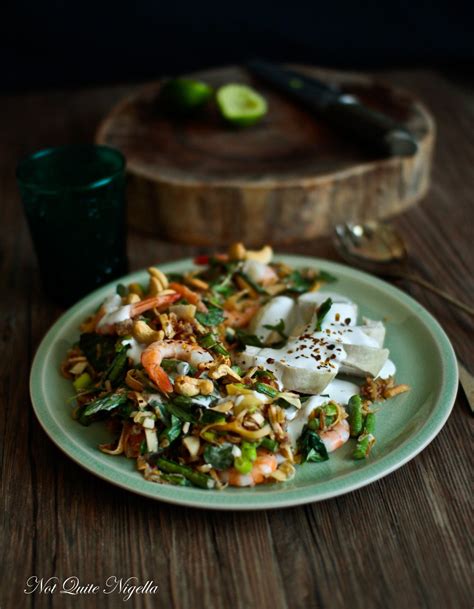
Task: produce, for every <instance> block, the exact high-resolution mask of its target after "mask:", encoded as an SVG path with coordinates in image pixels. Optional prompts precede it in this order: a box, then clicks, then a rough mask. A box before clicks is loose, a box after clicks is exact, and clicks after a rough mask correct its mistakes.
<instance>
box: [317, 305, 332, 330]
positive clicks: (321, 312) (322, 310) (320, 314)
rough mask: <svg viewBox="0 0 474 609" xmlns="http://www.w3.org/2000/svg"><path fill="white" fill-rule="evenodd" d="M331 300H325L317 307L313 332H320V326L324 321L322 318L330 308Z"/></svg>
mask: <svg viewBox="0 0 474 609" xmlns="http://www.w3.org/2000/svg"><path fill="white" fill-rule="evenodd" d="M332 304H333V303H332V298H327V299H326V300H325V301H324V302H323V303H322V304H321V305H320V306H319V307H318V318H317V322H316V327H315V331H316V332H321V325H322V323H323V321H324V318H325V317H326V315H327V314H328V313H329V309H330V308H331V307H332Z"/></svg>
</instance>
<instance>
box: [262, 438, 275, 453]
mask: <svg viewBox="0 0 474 609" xmlns="http://www.w3.org/2000/svg"><path fill="white" fill-rule="evenodd" d="M258 445H259V446H261V447H262V448H265V449H266V450H269V451H270V452H272V453H274V452H276V451H277V449H278V442H277V441H276V440H272V439H271V438H262V439H261V440H260V442H259V444H258Z"/></svg>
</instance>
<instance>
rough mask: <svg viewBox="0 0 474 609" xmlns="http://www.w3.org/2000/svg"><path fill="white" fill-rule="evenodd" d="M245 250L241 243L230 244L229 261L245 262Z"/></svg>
mask: <svg viewBox="0 0 474 609" xmlns="http://www.w3.org/2000/svg"><path fill="white" fill-rule="evenodd" d="M246 253H247V251H246V249H245V245H244V244H243V243H232V245H231V246H230V247H229V258H230V259H231V260H245V257H246Z"/></svg>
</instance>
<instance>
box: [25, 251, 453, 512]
mask: <svg viewBox="0 0 474 609" xmlns="http://www.w3.org/2000/svg"><path fill="white" fill-rule="evenodd" d="M275 260H281V261H285V260H286V261H291V262H292V263H293V264H296V265H299V266H303V265H305V264H306V265H314V266H315V267H316V268H327V269H328V270H329V271H332V272H334V273H336V274H337V272H341V273H342V274H344V276H345V278H350V279H354V280H356V281H357V283H360V284H364V283H365V284H370V285H371V286H375V287H376V288H379V289H380V290H382V291H383V292H387V293H388V294H389V295H390V296H391V297H392V298H395V300H396V301H397V302H398V304H401V305H402V306H403V307H404V308H405V309H408V310H409V311H410V312H411V313H412V314H413V315H414V316H415V317H416V318H417V321H418V322H420V323H421V324H422V325H423V326H424V328H425V329H426V330H427V331H428V332H429V334H430V335H431V337H432V339H433V341H434V343H435V344H436V346H437V347H438V349H439V355H440V359H441V363H442V370H443V373H444V374H443V377H442V379H441V381H440V385H439V387H438V394H437V396H436V398H435V399H436V400H437V402H436V405H435V407H434V409H433V410H432V412H431V413H430V417H429V418H428V419H426V421H425V422H424V423H423V425H422V427H421V428H420V429H419V430H417V432H415V433H414V434H412V435H410V436H409V437H408V438H407V439H406V440H405V441H403V442H402V443H401V444H400V445H399V446H398V447H397V448H396V449H395V451H392V453H389V454H388V455H387V456H386V458H385V459H384V458H382V459H380V460H379V461H377V462H375V463H372V464H368V465H365V467H364V469H359V470H356V471H353V472H350V473H348V474H345V476H344V477H347V478H348V479H349V480H348V481H347V482H346V481H345V482H342V483H341V484H339V485H337V487H336V488H332V489H330V490H327V491H323V492H320V493H317V486H318V483H315V484H314V485H307V486H306V487H305V488H296V489H292V490H290V491H286V493H285V492H284V493H282V494H280V495H277V496H275V495H272V496H270V495H268V494H266V493H262V494H261V495H259V494H258V491H257V492H255V489H254V490H253V492H252V494H249V495H247V502H245V501H244V502H242V499H243V498H245V495H243V494H239V495H235V497H236V498H238V499H237V502H234V501H232V495H231V494H229V493H222V499H224V501H222V500H221V501H217V502H215V501H213V502H210V501H209V499H207V500H206V494H207V491H202V490H201V489H191V488H188V487H186V488H177V487H173V486H167V485H158V484H156V483H153V482H148V481H146V480H144V479H143V477H142V476H140V475H139V474H138V475H139V476H140V477H139V478H137V479H136V480H133V481H132V483H130V482H129V481H128V480H125V481H122V480H121V479H117V478H116V474H114V472H113V468H111V467H107V468H105V470H106V473H103V472H102V471H101V468H100V467H99V466H98V464H96V465H95V464H94V459H93V462H92V464H91V463H87V462H86V463H85V462H84V460H81V455H80V452H81V447H80V444H79V443H78V446H79V454H78V455H76V454H75V449H71V448H70V444H69V440H68V438H67V437H63V436H64V431H63V430H62V429H61V427H60V426H59V424H58V423H57V422H56V421H55V420H54V417H53V416H52V414H51V413H50V411H49V409H48V405H47V396H46V395H44V392H43V388H44V384H43V376H44V375H45V374H46V373H47V372H48V368H47V365H46V364H45V363H44V362H46V361H47V357H46V356H47V354H48V353H49V352H50V351H51V348H52V346H53V344H54V340H55V339H56V334H58V333H60V331H61V329H62V328H63V326H64V325H65V324H66V323H67V322H68V320H70V319H71V318H73V317H74V316H75V315H76V313H79V312H80V311H81V310H82V309H83V308H84V307H86V306H90V303H91V302H93V301H94V300H96V299H99V298H103V297H104V296H105V294H106V293H107V292H108V291H110V290H111V289H114V288H115V287H116V285H117V283H121V282H125V283H126V282H127V281H131V280H133V279H135V280H136V277H137V276H138V275H141V274H144V273H146V269H139V270H137V271H133V272H132V273H129V274H127V275H125V276H123V277H120V278H118V279H116V280H113V281H111V282H109V283H108V284H106V285H104V286H102V287H99V288H98V289H96V290H94V291H93V292H91V293H90V294H88V295H86V296H85V297H84V298H82V299H81V300H80V301H78V302H77V303H75V304H74V305H73V306H72V307H70V308H69V309H67V310H66V311H65V312H64V313H63V314H62V315H61V316H60V317H59V318H58V319H57V320H56V321H55V322H54V323H53V324H52V326H51V327H50V328H49V329H48V330H47V332H46V333H45V335H44V336H43V338H42V339H41V341H40V343H39V345H38V348H37V350H36V353H35V356H34V358H33V361H32V365H31V372H30V381H29V388H30V398H31V404H32V407H33V411H34V413H35V416H36V418H37V420H38V421H39V423H40V425H41V427H42V428H43V430H44V431H45V433H46V435H47V436H48V437H49V438H50V439H51V441H52V442H53V443H54V444H55V445H56V446H57V447H58V448H59V449H60V450H61V451H62V452H63V453H64V454H66V455H67V456H68V457H69V458H71V459H72V460H73V461H74V462H75V463H77V464H78V465H80V466H81V467H82V468H84V469H86V470H87V471H88V472H90V473H92V474H94V475H95V476H97V477H99V478H100V479H102V480H105V481H107V482H109V483H112V484H114V485H115V486H118V487H120V488H122V489H125V490H127V491H129V492H133V493H135V494H138V495H140V496H144V497H147V498H149V499H154V500H159V501H164V502H166V503H169V504H174V505H182V506H187V507H195V508H201V509H212V510H235V511H254V510H262V509H278V508H284V507H291V506H296V505H303V504H307V503H314V502H318V501H325V500H327V499H330V498H333V497H337V496H340V495H344V494H347V493H350V492H353V491H354V490H357V489H359V488H363V487H365V486H368V485H369V484H372V483H373V482H375V481H377V480H380V479H381V478H383V477H385V476H388V475H389V474H391V473H392V472H394V471H395V470H397V469H399V468H400V467H402V466H403V465H405V464H406V463H408V462H409V461H411V459H413V458H414V457H416V456H417V455H418V454H419V453H420V452H421V451H422V450H424V449H425V448H426V446H428V444H430V443H431V442H432V441H433V440H434V438H435V437H436V436H437V435H438V433H439V432H440V431H441V429H442V428H443V427H444V425H445V423H446V421H447V419H448V417H449V415H450V414H451V411H452V409H453V406H454V403H455V399H456V394H457V388H458V366H457V359H456V355H455V351H454V348H453V346H452V344H451V341H450V340H449V338H448V336H447V334H446V332H445V331H444V329H443V328H442V326H441V324H440V323H439V322H438V321H437V320H436V319H435V317H434V316H433V315H432V314H431V313H430V312H429V311H428V310H427V309H426V308H425V307H423V306H422V305H421V304H420V303H419V302H417V301H416V300H415V299H414V298H412V297H411V296H409V295H408V294H406V293H405V292H403V291H402V290H400V289H399V288H397V287H395V286H392V285H391V284H389V283H387V282H385V281H383V280H381V279H379V278H377V277H375V276H373V275H370V274H369V273H365V272H363V271H360V270H358V269H354V268H352V267H350V266H348V265H345V264H341V263H339V262H334V261H332V260H327V259H323V258H316V257H313V256H306V255H298V254H277V255H275ZM159 265H160V268H162V269H164V271H165V272H166V271H167V270H168V271H169V270H171V267H184V266H186V265H187V266H188V267H192V266H194V262H193V259H192V258H182V259H179V260H174V261H168V262H163V263H160V264H159ZM446 371H448V372H449V373H448V374H446ZM43 408H44V412H43ZM49 419H50V420H49ZM49 422H52V423H53V424H52V426H51V427H50V426H49V425H48V423H49ZM430 423H431V424H430ZM55 428H56V429H55ZM55 431H56V432H58V431H59V436H58V435H57V434H55V433H54V432H55ZM413 443H415V445H414V446H413ZM407 444H409V445H411V447H410V448H408V450H407V447H406V445H407ZM403 447H405V448H403ZM401 449H403V450H404V452H405V454H404V456H403V457H402V458H401V459H395V458H394V455H393V453H397V452H398V451H399V450H401ZM82 450H83V449H82ZM101 454H102V453H100V452H98V455H97V457H99V456H100V455H101ZM94 456H95V455H94ZM390 457H391V459H390ZM387 461H388V462H387ZM367 468H369V469H370V470H374V471H372V472H370V471H367ZM110 472H111V473H110ZM330 482H331V479H330V480H328V481H325V482H324V483H330ZM144 483H145V485H150V486H149V491H148V490H147V489H148V486H146V488H142V486H143V484H144ZM322 484H323V483H322ZM157 491H158V492H157ZM183 491H184V492H183ZM282 491H283V489H282ZM180 493H181V494H182V496H180ZM189 494H190V495H195V497H193V496H191V497H188V495H189ZM293 494H296V495H297V496H295V497H293V496H292V495H293ZM285 495H286V497H285ZM288 495H289V496H288ZM215 496H216V495H214V497H215Z"/></svg>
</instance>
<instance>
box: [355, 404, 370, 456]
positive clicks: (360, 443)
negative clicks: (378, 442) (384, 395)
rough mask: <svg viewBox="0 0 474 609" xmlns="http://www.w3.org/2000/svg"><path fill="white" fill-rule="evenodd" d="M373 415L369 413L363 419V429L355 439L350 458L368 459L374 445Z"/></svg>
mask: <svg viewBox="0 0 474 609" xmlns="http://www.w3.org/2000/svg"><path fill="white" fill-rule="evenodd" d="M374 431H375V413H374V412H369V413H368V414H367V416H366V417H365V421H364V429H363V431H362V433H361V435H360V436H359V437H358V439H357V444H356V447H355V449H354V452H353V454H352V456H353V457H354V459H365V458H366V457H368V455H369V453H370V451H371V450H372V446H373V445H374V444H375V437H374V435H373V434H374Z"/></svg>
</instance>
